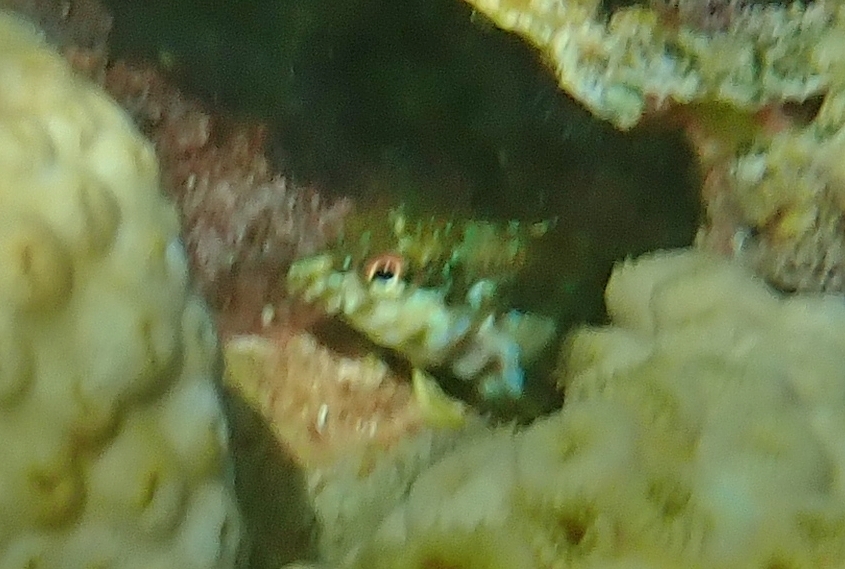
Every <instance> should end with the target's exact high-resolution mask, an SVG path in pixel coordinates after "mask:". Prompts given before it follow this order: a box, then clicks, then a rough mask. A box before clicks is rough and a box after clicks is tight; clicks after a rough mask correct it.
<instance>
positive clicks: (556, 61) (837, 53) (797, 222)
mask: <svg viewBox="0 0 845 569" xmlns="http://www.w3.org/2000/svg"><path fill="white" fill-rule="evenodd" d="M469 2H470V3H471V4H472V5H473V6H474V7H476V8H477V9H478V10H479V11H481V12H483V13H485V14H487V15H488V16H490V17H491V18H492V19H493V20H494V21H495V22H496V24H497V25H499V26H501V27H502V28H504V29H507V30H513V31H515V32H517V33H519V34H521V35H523V36H524V37H526V38H527V39H528V40H529V41H531V42H532V43H533V44H535V45H536V46H537V47H538V48H539V49H540V50H542V52H543V53H544V54H545V56H546V58H547V60H548V61H549V62H550V65H551V66H552V67H553V69H554V72H555V74H556V76H557V77H558V79H559V82H560V85H561V87H562V88H563V89H564V90H565V91H566V92H567V93H569V94H570V95H571V96H572V97H574V98H575V99H577V100H578V101H580V102H581V103H582V104H583V105H584V106H585V107H587V108H588V109H589V110H590V111H592V112H593V113H595V114H596V115H597V116H598V117H601V118H604V119H606V120H608V121H610V122H611V123H612V124H614V125H615V126H617V127H618V128H620V129H630V128H632V127H634V126H635V125H638V124H641V123H643V122H645V121H644V119H647V120H648V122H651V123H663V124H680V125H683V126H684V128H686V130H687V132H688V133H689V135H690V140H691V142H692V144H693V146H694V147H695V149H696V151H697V153H698V156H699V161H700V167H701V172H702V176H703V181H704V187H703V192H702V195H703V198H704V203H705V206H706V219H705V222H704V224H703V227H702V229H701V231H700V232H699V236H698V242H699V243H700V244H701V245H702V246H704V247H705V248H707V249H709V250H715V251H718V252H720V253H722V254H727V255H730V256H733V257H735V258H737V259H739V260H740V261H741V262H743V263H744V264H747V265H749V266H751V267H753V268H754V269H755V271H757V272H758V273H759V274H761V275H763V276H765V277H766V278H767V279H768V280H770V281H771V282H772V283H774V284H775V285H777V286H778V287H780V288H782V289H786V290H801V291H836V292H843V291H845V231H843V227H845V198H843V196H845V175H843V171H842V166H841V159H840V157H841V156H842V153H843V151H845V147H843V144H845V142H843V140H845V138H843V133H845V104H843V102H844V101H845V89H843V85H845V83H844V82H843V79H845V49H843V46H845V7H843V5H842V4H841V3H839V2H803V3H802V2H765V1H755V0H716V1H708V0H672V1H664V0H653V1H651V2H627V1H622V2H615V1H612V0H611V1H607V2H602V1H601V0H531V1H523V0H518V1H517V0H469Z"/></svg>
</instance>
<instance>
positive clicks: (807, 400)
mask: <svg viewBox="0 0 845 569" xmlns="http://www.w3.org/2000/svg"><path fill="white" fill-rule="evenodd" d="M607 306H608V311H609V313H610V315H611V317H612V319H613V322H614V324H613V325H612V326H608V327H604V328H587V329H583V330H580V331H578V332H576V333H575V334H574V335H573V336H572V337H571V338H570V339H569V341H568V342H567V344H566V349H565V350H564V352H563V355H564V357H563V364H562V367H561V374H560V379H561V382H562V385H563V386H564V387H565V388H566V390H567V395H568V398H567V401H566V403H565V405H564V407H563V409H562V411H560V412H559V413H557V414H555V415H553V416H551V417H549V418H547V419H543V420H540V421H538V422H536V423H534V424H533V425H531V426H530V427H528V428H526V429H525V430H522V431H519V432H516V433H513V432H511V430H509V429H504V430H499V431H498V432H496V433H494V434H492V435H491V434H489V433H487V434H481V435H479V434H477V433H476V434H470V435H467V437H466V439H465V440H464V442H462V443H461V444H460V445H459V446H458V448H457V449H456V450H455V451H454V452H451V453H449V454H446V455H445V456H441V457H440V458H439V459H437V460H436V461H435V462H434V464H433V465H432V466H431V467H429V468H428V469H426V470H424V471H423V472H422V473H421V474H420V475H418V476H415V477H414V478H413V479H412V480H410V481H408V484H407V491H406V492H404V493H400V492H392V494H391V496H394V497H393V498H392V499H393V500H394V501H395V505H394V507H393V509H392V510H387V511H385V509H384V505H383V504H380V505H379V506H378V507H379V508H381V510H380V511H381V512H382V514H381V515H380V516H379V519H381V522H380V523H378V524H376V523H374V522H373V520H372V516H373V512H374V511H375V509H374V508H375V506H368V505H367V504H370V503H372V502H373V501H372V500H368V499H367V497H366V496H364V495H362V493H365V494H366V492H367V489H366V488H365V487H362V485H360V484H357V485H356V484H350V483H348V482H346V483H344V482H335V483H334V484H333V485H332V484H329V485H327V486H326V488H324V489H323V491H324V492H331V493H333V494H332V495H334V496H338V495H341V496H342V495H344V492H347V491H354V493H355V499H354V503H355V504H356V505H357V508H358V511H359V512H360V514H359V515H360V516H361V518H360V519H362V520H363V519H367V520H368V524H367V525H368V527H369V526H372V527H374V528H375V529H374V530H372V531H370V532H369V533H367V532H364V531H363V530H361V529H360V527H361V525H355V524H353V525H355V527H356V530H355V532H356V535H357V536H358V540H357V542H356V543H352V544H350V543H346V544H345V546H344V545H343V544H342V543H341V542H339V541H338V542H336V543H335V544H334V547H332V546H331V544H326V548H325V553H326V557H327V558H328V559H329V560H331V561H333V562H335V563H336V564H337V565H340V566H349V565H351V566H355V567H361V568H364V567H367V568H372V567H404V568H409V567H414V568H425V567H467V568H469V567H472V568H493V567H502V568H506V567H508V568H514V567H526V568H528V567H561V568H562V567H591V568H592V567H643V568H646V567H648V568H669V567H677V568H679V569H680V568H701V569H704V568H707V569H727V568H737V569H739V568H743V569H749V568H759V569H770V568H772V567H790V568H799V567H800V568H804V567H806V568H826V567H830V568H840V567H843V566H845V530H844V529H843V528H845V453H843V451H842V443H841V441H842V440H843V437H845V419H843V416H842V413H841V409H842V405H843V403H845V381H843V378H842V374H841V369H842V367H843V365H845V358H843V354H845V303H843V301H842V299H841V298H836V297H815V296H813V297H811V296H797V297H793V298H786V299H785V298H782V297H780V296H779V295H777V294H776V293H774V292H772V291H771V290H770V289H769V288H768V287H767V286H765V285H764V284H763V283H762V282H761V281H760V280H758V279H756V278H754V277H752V276H751V275H750V274H749V273H748V272H746V270H744V269H742V268H741V267H739V266H738V265H735V264H732V263H730V262H727V261H724V260H722V259H718V258H716V257H713V256H710V255H708V254H703V253H700V252H693V251H673V252H664V253H659V254H655V255H651V256H648V257H645V258H642V259H639V260H637V261H635V262H627V263H623V264H621V265H620V266H618V267H617V268H616V270H615V271H614V274H613V276H612V277H611V280H610V283H609V284H608V287H607ZM425 444H427V443H425V442H423V445H425ZM381 468H385V465H384V464H382V465H381ZM380 472H381V471H380V470H379V469H376V474H375V475H377V476H382V477H383V476H384V474H383V472H382V473H380ZM399 472H400V473H401V472H405V470H404V467H403V466H400V471H399ZM381 487H382V488H384V487H388V488H389V487H390V485H388V484H383V485H381ZM369 492H370V493H371V494H370V495H373V494H374V491H373V490H369ZM397 496H398V497H397ZM317 503H318V513H320V507H319V505H320V500H319V499H318V501H317ZM347 504H351V502H347ZM333 512H334V511H333V510H331V511H330V512H329V514H328V515H323V519H325V520H333V519H334V517H333V516H334V514H333ZM345 516H346V519H347V520H350V519H354V516H353V515H352V514H351V513H350V510H348V509H347V510H346V511H345ZM362 525H363V524H362ZM328 533H330V534H331V533H332V531H331V530H329V531H328Z"/></svg>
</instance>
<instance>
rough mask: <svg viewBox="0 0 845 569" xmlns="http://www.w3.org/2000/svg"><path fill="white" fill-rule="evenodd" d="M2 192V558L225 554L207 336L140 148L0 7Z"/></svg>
mask: <svg viewBox="0 0 845 569" xmlns="http://www.w3.org/2000/svg"><path fill="white" fill-rule="evenodd" d="M0 204H2V206H0V440H2V458H3V459H2V461H0V512H2V516H1V517H0V567H2V568H4V569H6V568H8V569H13V568H24V567H29V568H31V567H36V566H37V567H66V568H77V567H79V568H81V567H174V568H175V567H179V568H197V569H199V568H210V567H219V568H226V567H232V566H234V564H235V562H236V559H237V557H238V543H239V539H240V533H241V530H240V520H239V515H238V511H237V507H236V503H235V499H234V494H233V490H232V486H231V483H230V477H231V469H230V466H229V462H228V457H227V450H226V444H227V443H226V425H225V420H224V417H223V415H222V411H221V407H220V404H219V401H218V399H217V394H216V392H215V386H214V383H213V378H214V374H215V373H216V371H217V370H216V369H215V365H216V362H217V355H218V354H217V346H216V338H215V334H214V332H213V329H212V327H211V322H210V319H209V315H208V313H207V311H206V309H205V307H204V305H203V304H202V303H201V302H200V301H199V300H198V299H197V298H196V297H194V296H192V295H190V294H189V293H188V288H187V269H186V261H185V258H184V254H183V251H182V248H181V246H180V243H179V240H178V237H177V236H178V229H179V228H178V223H177V216H176V212H175V210H174V209H173V208H172V207H171V205H170V204H169V203H168V202H167V201H166V200H165V199H164V198H163V197H162V195H161V194H160V192H159V188H158V166H157V163H156V160H155V157H154V153H153V149H152V147H151V145H150V144H148V143H147V142H145V141H143V140H142V139H141V137H140V136H139V135H138V134H137V132H136V130H135V129H134V127H133V126H132V124H131V121H130V120H129V119H128V118H127V117H126V116H124V114H123V113H122V112H121V111H120V109H119V108H118V107H117V106H116V105H115V104H113V103H112V102H111V101H110V100H109V99H108V98H107V97H106V96H105V95H104V94H103V93H102V92H100V91H99V90H98V89H97V88H95V87H94V86H92V85H90V84H88V83H87V82H86V81H84V80H83V79H81V78H80V77H77V76H75V75H74V74H73V72H72V71H71V70H70V69H69V68H68V67H67V65H66V64H65V62H64V61H63V60H62V59H61V58H60V57H59V56H58V55H57V54H55V53H54V52H53V51H52V50H51V49H49V48H48V47H47V46H46V45H45V43H44V42H43V40H42V39H41V38H40V36H39V34H38V33H37V32H36V31H35V30H34V29H33V28H31V27H30V26H29V25H27V24H25V23H23V22H22V21H20V20H19V19H17V18H16V17H14V16H11V15H9V14H6V13H3V12H0Z"/></svg>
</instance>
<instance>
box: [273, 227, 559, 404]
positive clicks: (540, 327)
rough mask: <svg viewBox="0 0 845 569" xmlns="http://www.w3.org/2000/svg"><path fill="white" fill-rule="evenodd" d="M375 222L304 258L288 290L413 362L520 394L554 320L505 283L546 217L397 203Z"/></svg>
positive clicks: (494, 392)
mask: <svg viewBox="0 0 845 569" xmlns="http://www.w3.org/2000/svg"><path fill="white" fill-rule="evenodd" d="M381 215H382V216H383V215H384V214H383V213H382V214H381ZM382 219H384V218H383V217H382ZM366 227H368V228H367V229H361V230H358V231H352V232H351V233H352V234H353V235H358V239H355V240H351V239H349V238H346V239H345V240H344V241H342V242H341V243H339V244H338V246H337V247H336V248H334V249H333V250H331V251H329V252H326V253H324V254H321V255H317V256H315V257H310V258H307V259H302V260H299V261H297V262H295V263H294V264H293V265H292V266H291V267H290V270H289V271H288V274H287V286H288V290H289V291H290V292H291V293H292V294H293V295H295V296H297V297H299V298H301V299H302V300H304V301H305V302H308V303H311V304H313V305H316V306H318V307H319V308H320V309H321V310H322V311H324V312H325V313H326V314H327V315H331V316H337V317H339V318H340V319H342V320H343V321H345V322H346V323H347V325H349V326H351V327H352V328H353V329H355V330H357V331H359V332H360V333H363V334H364V335H365V336H367V337H368V338H369V339H370V340H371V341H372V342H374V343H375V344H377V345H379V346H382V347H384V348H388V349H390V350H392V351H394V352H396V353H398V354H400V355H401V356H402V357H404V358H406V359H407V360H408V362H409V363H410V364H411V365H412V366H413V367H414V368H416V369H421V370H426V371H430V372H432V373H435V374H436V373H437V372H438V370H445V371H447V372H448V373H449V374H451V375H452V376H453V377H454V378H457V379H458V380H461V381H463V382H468V383H469V384H471V385H472V387H473V389H474V390H475V392H476V394H477V396H478V398H479V399H480V400H481V401H482V402H498V401H517V400H519V399H520V398H521V397H522V396H523V395H524V393H525V387H526V379H525V371H524V369H525V365H526V364H528V363H530V362H531V361H532V360H533V359H535V358H536V357H537V355H538V354H539V353H540V352H541V351H542V350H543V348H545V347H546V346H547V345H548V344H549V343H550V342H551V340H552V339H553V338H554V336H555V325H554V322H553V321H552V320H551V319H549V318H545V317H542V316H539V315H534V314H528V313H524V312H520V311H518V310H514V309H508V308H507V307H506V306H503V304H506V302H503V301H502V299H503V298H504V292H503V291H504V290H505V289H506V288H507V287H508V286H510V285H511V284H512V283H513V281H514V279H515V277H516V274H517V273H518V271H519V269H520V268H521V266H522V265H523V264H524V263H525V262H526V256H527V252H528V247H527V242H528V241H529V240H531V239H535V238H538V237H540V236H542V234H543V233H544V232H545V231H546V230H547V224H545V225H544V224H534V225H530V226H524V225H522V224H517V223H511V224H508V225H506V226H504V227H499V226H497V225H496V224H493V223H491V222H485V221H467V222H463V223H456V222H452V221H445V222H444V221H438V220H436V219H434V218H431V219H427V220H425V221H424V222H411V221H409V220H408V218H407V216H406V215H405V214H404V212H403V211H401V210H393V211H391V212H390V214H389V216H388V218H387V224H384V223H383V222H382V224H381V225H379V224H378V223H370V224H369V225H367V226H366Z"/></svg>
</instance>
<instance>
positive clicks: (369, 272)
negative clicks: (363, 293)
mask: <svg viewBox="0 0 845 569" xmlns="http://www.w3.org/2000/svg"><path fill="white" fill-rule="evenodd" d="M404 274H405V260H404V259H403V258H402V257H401V256H399V255H397V254H395V253H383V254H381V255H377V256H375V257H373V258H372V259H370V260H369V261H367V264H366V265H365V266H364V276H365V277H366V279H367V282H368V283H371V282H373V281H374V280H376V279H379V280H385V281H389V280H393V279H397V280H398V279H401V278H402V277H403V276H404Z"/></svg>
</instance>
